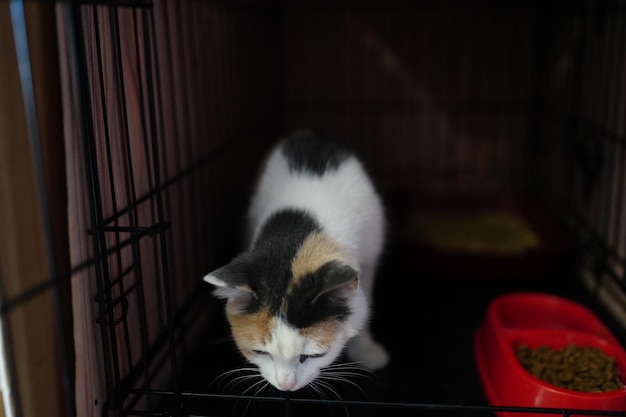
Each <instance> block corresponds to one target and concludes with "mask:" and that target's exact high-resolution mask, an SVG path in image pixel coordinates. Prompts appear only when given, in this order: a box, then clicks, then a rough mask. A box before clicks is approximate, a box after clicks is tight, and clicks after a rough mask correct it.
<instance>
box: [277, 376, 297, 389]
mask: <svg viewBox="0 0 626 417" xmlns="http://www.w3.org/2000/svg"><path fill="white" fill-rule="evenodd" d="M295 386H296V374H295V373H293V372H290V373H285V374H282V375H280V376H279V378H278V387H279V388H280V389H281V390H283V391H291V390H293V388H294V387H295Z"/></svg>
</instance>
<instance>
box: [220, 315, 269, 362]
mask: <svg viewBox="0 0 626 417" xmlns="http://www.w3.org/2000/svg"><path fill="white" fill-rule="evenodd" d="M227 316H228V321H229V323H230V327H231V330H232V334H233V337H234V338H235V341H236V342H237V346H238V347H239V349H240V350H241V351H242V353H244V354H245V355H251V354H252V351H253V350H254V349H256V348H258V346H264V345H266V344H267V343H269V341H270V340H271V338H272V332H271V329H272V328H273V326H274V317H273V316H272V315H271V314H270V312H269V311H268V310H266V309H263V310H261V311H259V312H257V313H253V314H240V313H233V312H227Z"/></svg>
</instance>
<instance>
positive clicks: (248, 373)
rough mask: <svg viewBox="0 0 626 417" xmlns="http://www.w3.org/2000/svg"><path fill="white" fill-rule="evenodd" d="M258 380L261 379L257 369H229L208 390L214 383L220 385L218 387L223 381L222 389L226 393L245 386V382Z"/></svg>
mask: <svg viewBox="0 0 626 417" xmlns="http://www.w3.org/2000/svg"><path fill="white" fill-rule="evenodd" d="M258 378H261V379H262V377H261V375H260V374H259V370H258V369H257V368H252V367H248V368H237V369H231V370H229V371H226V372H224V373H222V374H220V375H218V376H217V377H216V378H215V379H214V380H213V381H212V382H211V384H210V385H209V388H211V387H212V386H213V385H214V384H216V383H220V385H222V381H224V382H225V383H223V388H222V389H224V390H228V391H230V390H235V389H237V387H239V386H241V385H245V384H246V383H247V381H250V380H256V379H258ZM226 381H227V382H226Z"/></svg>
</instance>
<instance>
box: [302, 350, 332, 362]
mask: <svg viewBox="0 0 626 417" xmlns="http://www.w3.org/2000/svg"><path fill="white" fill-rule="evenodd" d="M324 355H326V352H324V353H316V354H313V355H300V363H304V361H306V360H307V359H315V358H321V357H322V356H324Z"/></svg>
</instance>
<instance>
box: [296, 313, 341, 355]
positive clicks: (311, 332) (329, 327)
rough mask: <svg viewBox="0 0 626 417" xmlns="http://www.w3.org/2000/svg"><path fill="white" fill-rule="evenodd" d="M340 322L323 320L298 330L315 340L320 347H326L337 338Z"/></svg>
mask: <svg viewBox="0 0 626 417" xmlns="http://www.w3.org/2000/svg"><path fill="white" fill-rule="evenodd" d="M340 329H341V324H340V323H339V322H338V321H337V320H333V319H330V320H324V321H322V322H319V323H316V324H314V325H313V326H310V327H307V328H305V329H302V330H300V334H301V335H302V336H304V337H306V338H308V339H313V340H315V341H316V342H317V343H318V345H319V346H320V347H321V348H324V349H328V348H330V345H331V344H332V343H333V342H334V341H335V339H336V338H337V333H338V332H339V330H340Z"/></svg>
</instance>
